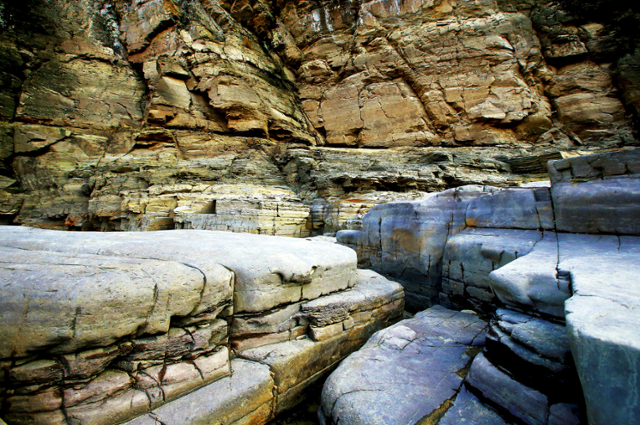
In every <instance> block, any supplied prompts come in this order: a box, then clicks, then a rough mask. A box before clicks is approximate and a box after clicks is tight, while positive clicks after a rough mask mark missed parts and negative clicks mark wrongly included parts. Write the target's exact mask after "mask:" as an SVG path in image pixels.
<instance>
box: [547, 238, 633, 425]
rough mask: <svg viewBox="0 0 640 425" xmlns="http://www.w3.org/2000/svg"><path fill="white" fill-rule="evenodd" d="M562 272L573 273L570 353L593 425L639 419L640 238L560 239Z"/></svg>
mask: <svg viewBox="0 0 640 425" xmlns="http://www.w3.org/2000/svg"><path fill="white" fill-rule="evenodd" d="M559 243H560V254H561V256H560V263H559V266H558V268H559V270H560V271H561V272H565V273H569V274H570V277H571V286H572V289H573V296H572V297H571V299H569V300H568V301H567V302H566V305H565V309H566V313H567V316H566V320H567V329H568V331H569V340H570V343H571V349H572V353H573V357H574V361H575V364H576V369H577V370H578V375H579V376H580V381H581V383H582V389H583V392H584V396H585V401H586V404H587V416H588V421H589V424H591V425H604V424H612V423H615V424H621V425H631V424H635V423H637V418H638V417H640V401H639V399H638V396H637V394H638V393H639V392H640V374H638V373H637V372H638V368H640V327H639V326H638V323H640V280H638V275H639V274H640V261H639V259H640V238H639V237H632V236H627V237H625V236H620V237H618V236H594V235H560V238H559Z"/></svg>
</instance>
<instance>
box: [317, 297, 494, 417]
mask: <svg viewBox="0 0 640 425" xmlns="http://www.w3.org/2000/svg"><path fill="white" fill-rule="evenodd" d="M485 326H486V323H485V322H483V321H482V320H480V319H478V318H477V317H476V316H473V315H470V314H466V313H459V312H455V311H451V310H447V309H445V308H443V307H432V308H430V309H428V310H426V311H424V312H422V313H419V314H417V315H416V316H415V317H414V318H413V319H405V320H403V321H401V322H399V323H397V324H395V325H393V326H391V327H389V328H387V329H385V330H382V331H380V332H377V333H376V334H375V335H374V336H373V337H372V338H371V339H370V340H369V341H368V342H367V344H365V346H364V347H363V348H362V349H360V350H359V351H357V352H356V353H354V354H352V355H351V356H349V357H348V358H347V359H345V360H344V361H343V362H342V363H341V364H340V366H339V367H338V368H337V369H336V370H335V371H334V372H333V373H332V374H331V376H330V377H329V378H328V379H327V381H326V382H325V385H324V387H323V391H322V406H321V409H320V410H319V413H318V415H319V417H320V418H321V419H322V420H324V421H325V422H324V423H327V424H332V423H340V424H364V423H381V424H406V423H414V422H417V421H418V420H420V419H421V418H423V417H425V416H427V415H429V414H431V413H432V412H433V411H434V410H436V409H437V408H439V407H440V406H441V405H442V404H443V403H444V402H445V401H446V400H447V399H450V398H451V397H453V396H454V395H455V394H456V393H457V392H458V390H459V388H460V385H461V384H462V378H461V377H460V376H459V375H458V374H457V372H459V371H460V370H461V369H463V368H464V367H465V366H466V365H467V364H468V363H469V362H470V360H471V357H472V356H473V354H471V352H470V351H469V349H470V348H471V347H474V346H477V345H481V344H483V342H484V336H483V335H484V328H485Z"/></svg>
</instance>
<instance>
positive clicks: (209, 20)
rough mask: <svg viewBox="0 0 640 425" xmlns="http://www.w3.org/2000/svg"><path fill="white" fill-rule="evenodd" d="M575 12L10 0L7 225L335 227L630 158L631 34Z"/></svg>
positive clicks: (529, 1) (621, 25)
mask: <svg viewBox="0 0 640 425" xmlns="http://www.w3.org/2000/svg"><path fill="white" fill-rule="evenodd" d="M575 3H576V2H571V1H563V2H549V1H545V0H481V1H468V0H456V1H454V0H411V1H405V2H402V3H401V4H399V3H398V4H397V3H395V2H392V1H387V0H384V1H378V0H375V1H363V0H358V1H350V2H337V3H336V2H327V1H314V2H300V1H297V0H288V1H281V0H278V1H263V0H238V1H233V2H232V1H227V0H197V1H182V0H100V1H93V0H81V1H68V0H52V1H46V2H45V1H44V0H25V1H23V2H11V4H7V5H6V7H5V9H3V11H2V12H1V13H2V14H1V15H0V26H2V29H3V31H2V32H1V35H0V50H1V52H2V57H3V60H2V61H1V62H0V120H1V121H0V220H2V222H3V223H6V224H8V223H16V224H24V225H29V226H34V227H44V228H50V229H84V230H160V229H174V228H186V229H214V230H230V231H235V232H248V233H261V234H270V235H283V236H307V235H309V234H310V233H322V232H327V233H333V232H336V231H337V230H340V229H348V228H352V229H358V228H359V226H360V225H361V218H362V216H363V215H364V214H365V213H366V212H367V211H368V210H369V209H370V208H371V207H372V206H373V205H377V204H380V203H385V202H388V201H393V200H396V199H400V200H405V199H414V198H417V197H421V196H422V195H424V194H425V192H434V191H442V190H445V189H448V188H452V187H458V186H461V185H465V184H483V185H493V186H505V185H513V184H517V183H519V182H522V181H529V180H532V179H533V180H536V179H539V178H540V177H541V176H540V174H542V173H544V164H545V162H546V160H548V159H559V158H562V157H566V156H570V155H573V154H575V153H576V152H597V151H601V150H603V149H611V148H618V147H621V146H628V145H634V144H637V141H636V139H634V137H633V130H634V128H635V129H636V130H637V128H638V127H637V123H638V122H640V120H638V110H639V109H640V106H639V105H640V103H639V102H640V100H639V99H640V96H638V87H639V86H640V84H639V83H638V81H640V77H639V76H640V71H639V69H640V68H639V67H638V63H637V62H638V60H637V55H634V54H633V53H634V51H635V49H636V46H637V40H636V38H634V36H633V35H631V36H629V35H630V34H635V32H634V30H635V27H637V19H636V18H634V16H635V15H633V14H632V13H630V14H624V12H627V10H618V9H616V7H617V6H611V5H605V4H604V3H602V4H601V2H592V3H593V4H590V5H581V4H580V5H576V4H575ZM629 7H631V8H632V9H631V12H633V10H636V9H633V8H636V7H637V6H635V5H632V6H629ZM624 16H628V18H624ZM629 29H631V31H629ZM634 125H635V126H636V127H634Z"/></svg>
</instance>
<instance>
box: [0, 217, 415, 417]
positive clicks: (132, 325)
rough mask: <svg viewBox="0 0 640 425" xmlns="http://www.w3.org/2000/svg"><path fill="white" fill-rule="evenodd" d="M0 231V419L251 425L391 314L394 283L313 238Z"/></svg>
mask: <svg viewBox="0 0 640 425" xmlns="http://www.w3.org/2000/svg"><path fill="white" fill-rule="evenodd" d="M0 233H2V244H1V245H2V247H1V248H0V251H2V259H1V260H0V263H1V267H0V286H2V293H3V297H2V299H1V300H0V310H1V311H2V315H1V317H0V319H1V321H2V326H0V341H2V343H0V371H1V374H0V382H1V384H0V388H2V390H1V391H0V398H1V399H2V403H1V404H0V405H1V406H2V407H1V410H0V416H1V417H2V418H3V419H4V420H6V421H7V422H8V423H11V424H23V423H24V424H27V423H41V424H59V423H67V422H68V421H73V422H74V423H79V424H117V423H122V422H125V421H127V420H130V419H133V418H135V417H137V416H141V415H144V416H141V417H140V418H138V419H134V422H133V423H147V422H148V421H150V420H153V418H165V419H166V421H167V422H168V423H176V424H190V423H199V422H198V421H203V420H207V421H214V422H215V421H218V422H221V423H238V424H239V423H253V424H260V423H266V422H268V421H269V420H270V419H271V418H272V417H273V416H274V415H275V414H276V413H277V412H280V411H281V410H284V409H287V408H289V407H291V406H294V405H295V404H297V403H298V402H300V401H301V400H302V399H303V398H304V396H305V389H306V388H307V387H308V386H309V385H311V384H312V383H313V382H315V381H316V380H317V379H320V378H322V377H323V376H324V375H326V373H327V372H328V371H330V370H331V369H332V368H333V367H335V364H336V363H337V362H339V361H340V360H341V359H342V358H344V357H345V356H346V355H348V354H349V353H351V352H352V351H354V350H355V349H357V348H358V347H360V346H361V345H362V344H364V342H365V341H366V340H367V338H368V337H369V336H370V335H371V334H373V333H374V332H375V331H377V330H379V329H381V328H383V327H385V326H387V325H388V324H390V323H393V322H394V321H395V320H396V319H397V318H398V316H399V315H401V314H402V311H403V303H404V300H403V290H402V287H401V286H400V285H399V284H397V283H395V282H391V281H389V280H387V279H385V278H384V277H382V276H380V275H378V274H377V273H375V272H372V271H356V256H355V253H354V252H353V251H351V250H350V249H347V248H344V247H340V246H338V245H335V244H330V243H327V242H317V241H314V242H311V241H306V240H301V239H291V238H278V237H267V236H259V235H246V234H234V233H229V232H213V231H197V230H174V231H165V232H151V233H138V232H136V233H132V232H129V233H92V232H83V233H80V234H75V233H73V232H58V231H52V230H42V229H28V228H24V227H1V228H0ZM236 357H240V358H243V359H245V360H240V359H237V360H234V361H232V362H230V360H231V359H233V358H236ZM311 365H313V367H312V366H311ZM186 394H189V395H188V396H186V397H183V396H185V395H186ZM238 399H242V400H243V402H242V403H241V404H238V403H237V402H236V400H238ZM194 404H196V405H198V406H199V407H198V408H197V409H186V408H185V406H189V405H194ZM186 412H188V414H186Z"/></svg>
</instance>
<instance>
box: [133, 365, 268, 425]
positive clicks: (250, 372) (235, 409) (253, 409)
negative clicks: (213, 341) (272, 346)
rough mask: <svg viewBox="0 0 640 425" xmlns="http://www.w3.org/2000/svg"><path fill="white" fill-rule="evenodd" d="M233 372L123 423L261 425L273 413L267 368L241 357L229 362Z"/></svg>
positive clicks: (151, 424) (154, 424)
mask: <svg viewBox="0 0 640 425" xmlns="http://www.w3.org/2000/svg"><path fill="white" fill-rule="evenodd" d="M231 370H232V374H231V375H230V376H227V377H226V378H223V379H221V380H219V381H216V382H214V383H213V384H209V385H207V386H205V387H202V388H200V389H199V390H196V391H194V392H192V393H190V394H187V395H185V396H183V397H181V398H179V399H177V400H174V401H172V402H169V403H167V404H165V405H163V406H161V407H159V408H157V409H154V410H152V411H151V412H149V413H147V414H145V415H144V416H140V417H138V418H136V419H134V420H132V421H129V422H126V425H156V424H158V423H162V424H171V425H196V424H204V423H207V424H226V425H262V424H265V423H267V422H268V421H269V419H270V418H271V415H272V413H273V408H274V406H273V386H274V383H273V378H272V377H271V373H270V372H269V368H268V367H267V366H265V365H261V364H259V363H256V362H250V361H246V360H243V359H235V360H232V361H231Z"/></svg>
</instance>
